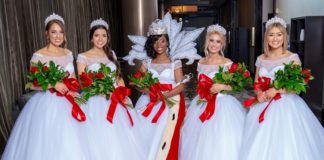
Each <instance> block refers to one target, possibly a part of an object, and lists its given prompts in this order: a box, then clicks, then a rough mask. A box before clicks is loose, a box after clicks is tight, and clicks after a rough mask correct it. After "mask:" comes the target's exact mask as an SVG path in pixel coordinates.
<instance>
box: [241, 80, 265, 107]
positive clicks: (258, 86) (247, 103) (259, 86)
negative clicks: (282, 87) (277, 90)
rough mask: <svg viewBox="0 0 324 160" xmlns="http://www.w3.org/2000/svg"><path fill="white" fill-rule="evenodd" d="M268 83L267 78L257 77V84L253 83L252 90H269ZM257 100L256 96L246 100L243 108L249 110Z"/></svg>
mask: <svg viewBox="0 0 324 160" xmlns="http://www.w3.org/2000/svg"><path fill="white" fill-rule="evenodd" d="M270 83H271V79H270V78H268V77H259V78H258V82H254V84H253V89H254V90H255V91H266V90H268V89H269V88H270ZM257 100H258V98H257V96H254V97H252V98H250V99H248V100H245V101H244V107H245V108H249V107H251V106H252V104H254V103H255V102H257Z"/></svg>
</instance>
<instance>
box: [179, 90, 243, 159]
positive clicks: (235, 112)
mask: <svg viewBox="0 0 324 160" xmlns="http://www.w3.org/2000/svg"><path fill="white" fill-rule="evenodd" d="M198 99H199V97H198V96H196V97H195V98H194V99H193V100H192V102H191V104H190V106H189V108H188V110H187V113H186V118H185V122H184V125H183V128H182V131H181V145H180V155H179V159H180V160H237V159H239V157H238V154H239V150H240V146H241V141H242V136H243V128H244V120H245V115H246V111H245V109H244V108H243V107H242V105H241V104H240V102H239V101H238V100H237V99H235V98H234V97H233V96H231V95H225V94H218V95H217V98H216V103H215V112H214V114H213V116H212V117H211V118H210V119H209V120H206V121H205V122H204V123H202V121H201V120H200V119H199V116H200V115H201V114H202V113H203V112H204V110H205V108H206V106H207V103H203V104H200V105H197V101H198Z"/></svg>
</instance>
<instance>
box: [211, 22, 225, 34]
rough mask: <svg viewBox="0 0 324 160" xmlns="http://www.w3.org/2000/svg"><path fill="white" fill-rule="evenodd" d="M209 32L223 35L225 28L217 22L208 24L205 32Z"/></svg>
mask: <svg viewBox="0 0 324 160" xmlns="http://www.w3.org/2000/svg"><path fill="white" fill-rule="evenodd" d="M209 32H219V33H221V34H223V35H226V29H225V28H224V27H222V26H220V25H218V24H214V25H210V26H208V28H207V33H209Z"/></svg>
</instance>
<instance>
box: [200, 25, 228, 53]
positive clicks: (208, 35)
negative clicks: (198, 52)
mask: <svg viewBox="0 0 324 160" xmlns="http://www.w3.org/2000/svg"><path fill="white" fill-rule="evenodd" d="M213 34H217V35H218V36H219V37H220V38H221V44H222V49H221V50H220V55H221V56H223V57H224V50H225V47H226V43H225V42H226V37H225V35H223V34H222V33H219V32H217V31H213V32H207V34H206V38H205V45H204V52H205V56H208V54H209V51H208V44H209V37H210V36H211V35H213Z"/></svg>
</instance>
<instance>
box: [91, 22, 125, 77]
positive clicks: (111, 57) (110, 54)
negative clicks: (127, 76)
mask: <svg viewBox="0 0 324 160" xmlns="http://www.w3.org/2000/svg"><path fill="white" fill-rule="evenodd" d="M97 29H104V30H105V31H106V33H107V36H108V39H107V43H106V44H105V45H104V46H103V50H104V52H105V54H106V56H107V57H108V59H109V60H110V61H112V62H113V63H114V64H115V65H116V68H117V69H116V74H117V76H118V77H122V74H121V71H120V64H119V62H118V60H117V57H115V56H114V54H113V51H112V50H111V49H110V46H109V45H110V35H109V32H108V30H107V28H106V27H105V26H102V25H97V26H94V27H92V28H91V29H90V40H91V39H92V37H93V34H94V32H95V31H96V30H97Z"/></svg>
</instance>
